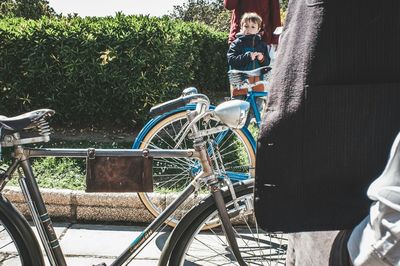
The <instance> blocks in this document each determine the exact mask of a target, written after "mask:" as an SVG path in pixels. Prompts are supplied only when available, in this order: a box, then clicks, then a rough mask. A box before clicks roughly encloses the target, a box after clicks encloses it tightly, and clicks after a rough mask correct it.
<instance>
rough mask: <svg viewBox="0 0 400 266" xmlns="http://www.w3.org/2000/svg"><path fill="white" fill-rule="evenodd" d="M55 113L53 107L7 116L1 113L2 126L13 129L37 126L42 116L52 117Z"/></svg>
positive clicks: (19, 129)
mask: <svg viewBox="0 0 400 266" xmlns="http://www.w3.org/2000/svg"><path fill="white" fill-rule="evenodd" d="M54 113H55V111H53V110H51V109H39V110H35V111H31V112H28V113H25V114H22V115H18V116H14V117H7V116H3V115H0V128H4V129H6V130H11V131H16V132H17V131H21V130H23V129H28V128H31V127H33V126H35V122H37V121H39V120H40V119H41V118H44V117H50V116H52V115H53V114H54Z"/></svg>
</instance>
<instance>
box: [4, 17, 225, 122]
mask: <svg viewBox="0 0 400 266" xmlns="http://www.w3.org/2000/svg"><path fill="white" fill-rule="evenodd" d="M226 40H227V35H226V34H225V33H221V32H216V31H213V30H212V29H210V28H209V27H207V26H205V25H201V24H196V23H185V22H181V21H178V20H171V19H169V18H167V17H164V18H155V17H148V16H124V15H121V14H119V15H117V16H116V17H114V18H111V17H107V18H79V17H74V18H61V19H49V18H45V17H43V18H41V19H39V20H24V19H21V18H6V19H1V20H0V99H1V100H0V101H1V104H0V114H3V115H13V114H17V113H19V112H23V111H27V110H33V109H36V108H52V109H55V110H56V111H57V113H58V114H57V116H56V117H55V120H56V121H57V122H59V123H61V124H62V125H64V126H68V125H72V126H77V127H82V126H85V125H86V126H91V125H95V126H128V127H131V126H132V120H134V121H136V122H139V125H140V124H142V123H143V122H144V121H146V120H147V119H148V116H147V112H148V110H149V108H150V107H151V106H153V105H154V104H157V103H160V102H162V101H165V100H168V99H172V98H173V97H176V96H177V95H179V94H180V92H181V90H182V89H183V88H185V87H187V86H196V87H198V88H200V89H204V88H206V89H207V90H213V91H218V90H219V91H226V92H227V93H228V80H227V76H226V69H227V66H226V50H227V41H226Z"/></svg>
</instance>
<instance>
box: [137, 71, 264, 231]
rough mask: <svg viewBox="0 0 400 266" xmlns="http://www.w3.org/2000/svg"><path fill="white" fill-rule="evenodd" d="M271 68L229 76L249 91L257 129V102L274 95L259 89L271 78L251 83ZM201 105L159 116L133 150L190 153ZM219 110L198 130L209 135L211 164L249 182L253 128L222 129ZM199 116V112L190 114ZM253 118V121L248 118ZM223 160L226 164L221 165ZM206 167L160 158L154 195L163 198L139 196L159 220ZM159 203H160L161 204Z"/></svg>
mask: <svg viewBox="0 0 400 266" xmlns="http://www.w3.org/2000/svg"><path fill="white" fill-rule="evenodd" d="M270 69H271V68H268V67H262V68H259V69H255V70H251V71H239V70H231V71H229V72H228V75H229V79H230V83H231V84H232V85H234V86H235V87H237V88H240V89H247V93H246V95H247V96H246V97H245V100H246V101H247V102H248V104H249V105H250V110H251V111H252V112H253V114H254V118H255V120H256V126H257V127H259V125H260V123H261V114H260V110H259V109H258V108H257V101H258V100H257V99H260V98H261V99H265V98H266V96H267V94H268V91H267V90H265V91H262V92H255V91H253V90H252V88H253V87H255V86H257V85H259V84H263V85H265V87H266V88H268V83H269V81H268V78H264V79H263V80H260V81H257V82H255V83H250V82H249V78H251V77H254V76H261V75H268V73H269V71H270ZM196 93H197V89H196V88H187V89H185V90H184V91H183V93H182V96H181V97H186V96H188V95H190V94H196ZM197 106H199V105H196V104H190V103H189V104H187V105H185V106H181V107H177V108H176V109H175V110H173V111H170V112H167V113H164V114H161V115H158V116H156V117H154V118H153V119H151V120H150V121H149V122H147V123H146V125H145V126H144V127H143V129H142V130H141V131H140V132H139V134H138V136H137V137H136V139H135V142H134V143H133V146H132V148H133V149H145V148H151V149H186V148H187V147H193V144H194V143H193V138H191V136H192V134H193V132H191V128H189V124H190V122H192V120H191V119H192V118H191V117H190V115H191V116H193V115H194V114H195V113H203V112H202V110H196V108H198V107H197ZM214 109H215V106H209V110H207V111H206V112H204V115H203V116H201V117H199V118H197V121H195V123H196V125H197V127H196V128H197V129H198V130H199V131H200V132H201V133H202V134H203V135H204V137H205V139H206V141H207V149H208V153H209V155H210V159H211V161H212V162H213V163H214V164H216V166H215V167H217V168H218V169H221V172H223V173H225V175H226V176H228V177H229V179H230V180H231V181H232V182H237V181H242V180H246V179H248V178H251V177H254V169H255V150H256V141H255V140H254V138H253V136H252V134H251V132H250V131H249V128H248V127H243V128H241V129H235V128H232V127H228V126H226V125H222V124H221V123H220V122H219V121H218V119H216V118H215V117H214V116H213V112H214ZM188 111H197V112H188ZM245 119H247V117H246V118H245ZM218 161H222V162H223V164H218ZM201 170H202V169H201V164H200V162H198V161H196V160H195V159H189V158H186V159H176V158H158V159H155V160H154V163H153V180H154V192H153V193H159V194H162V195H158V197H154V195H153V193H139V197H140V199H141V201H142V202H143V204H144V205H145V206H146V208H147V209H148V210H149V211H150V213H152V214H153V215H154V216H155V217H157V216H158V215H159V214H160V213H161V212H162V211H163V209H164V208H165V206H166V205H167V204H168V200H169V198H170V197H172V196H171V195H173V193H174V192H179V191H181V189H182V188H184V187H186V186H187V185H188V184H189V183H190V182H191V180H192V179H193V177H194V176H196V174H197V173H199V172H200V171H201ZM160 198H164V201H165V204H162V203H161V204H160V202H159V199H160ZM156 199H157V200H156ZM201 199H202V193H201V191H198V193H196V194H195V196H193V197H192V198H190V200H187V204H188V205H191V206H193V205H195V204H197V203H198V202H199V201H200V200H201ZM183 214H184V213H179V212H176V213H175V214H174V216H173V217H172V218H171V219H170V220H169V221H167V223H168V224H169V225H171V226H175V225H176V224H177V223H178V221H179V220H180V218H181V217H182V215H183Z"/></svg>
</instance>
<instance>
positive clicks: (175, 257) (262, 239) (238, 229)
mask: <svg viewBox="0 0 400 266" xmlns="http://www.w3.org/2000/svg"><path fill="white" fill-rule="evenodd" d="M253 188H254V183H249V182H248V183H247V184H240V185H239V186H237V187H236V188H235V192H236V196H237V198H238V201H237V202H238V204H239V206H240V208H243V209H242V213H240V212H236V211H235V210H236V209H235V208H234V207H233V201H232V197H231V194H230V193H228V192H227V191H225V193H224V199H225V202H227V203H226V206H227V208H228V212H229V214H230V216H231V220H233V222H234V231H235V234H237V235H236V239H237V241H238V244H239V247H240V251H241V254H242V257H243V259H244V260H245V262H246V263H247V264H248V265H254V264H255V265H284V264H285V259H286V249H287V239H286V236H285V235H283V234H277V233H274V234H271V233H267V232H264V231H262V229H260V228H258V226H257V223H256V222H255V217H254V212H253V210H250V209H248V210H246V206H247V205H246V204H247V203H248V202H247V201H248V200H252V198H253ZM216 213H217V209H216V206H215V203H214V199H213V198H212V196H210V197H209V198H207V199H206V200H204V201H203V202H202V203H201V204H199V205H198V206H196V207H195V208H193V209H192V210H191V211H190V212H189V213H187V215H186V216H185V217H184V218H183V219H182V220H181V221H180V223H179V224H178V226H177V227H176V228H175V229H174V231H173V233H172V235H171V236H170V238H169V239H168V241H167V243H166V245H165V247H164V250H163V254H162V255H161V260H162V261H163V263H165V265H169V266H176V265H236V264H237V263H236V261H235V259H234V256H233V254H232V252H230V251H229V248H228V244H227V242H226V239H225V237H224V235H223V232H222V230H221V229H220V228H213V229H208V230H206V231H204V230H202V228H204V227H205V226H206V224H207V221H209V220H210V219H215V217H216V216H217V215H216ZM241 219H243V221H242V220H241ZM251 223H252V224H251ZM250 224H251V226H250ZM218 251H219V252H221V253H220V254H219V253H218Z"/></svg>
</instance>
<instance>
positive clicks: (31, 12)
mask: <svg viewBox="0 0 400 266" xmlns="http://www.w3.org/2000/svg"><path fill="white" fill-rule="evenodd" d="M55 14H56V13H55V12H54V9H53V8H51V7H50V6H49V2H48V1H46V0H0V18H1V17H23V18H26V19H38V18H40V17H41V16H47V17H51V16H54V15H55Z"/></svg>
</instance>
